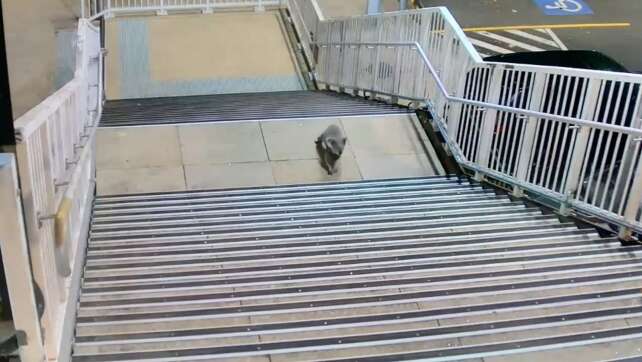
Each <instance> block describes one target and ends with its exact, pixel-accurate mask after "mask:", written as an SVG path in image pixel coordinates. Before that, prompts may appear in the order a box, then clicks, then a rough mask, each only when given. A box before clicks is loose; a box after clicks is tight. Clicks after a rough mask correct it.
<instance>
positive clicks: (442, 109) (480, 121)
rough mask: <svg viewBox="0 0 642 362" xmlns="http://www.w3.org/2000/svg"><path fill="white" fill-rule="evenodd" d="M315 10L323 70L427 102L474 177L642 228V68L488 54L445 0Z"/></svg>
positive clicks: (337, 79) (296, 0) (355, 87)
mask: <svg viewBox="0 0 642 362" xmlns="http://www.w3.org/2000/svg"><path fill="white" fill-rule="evenodd" d="M312 2H314V1H313V0H291V1H290V5H289V7H290V11H291V12H297V11H300V9H306V7H305V6H304V5H303V3H312ZM293 4H294V5H293ZM307 8H310V6H309V5H308V6H307ZM310 14H311V12H310V11H308V12H307V13H306V14H298V15H293V17H295V16H296V17H299V18H300V19H309V17H310ZM306 21H307V23H308V24H307V25H306V26H307V27H308V28H311V27H315V28H316V29H317V31H316V34H317V40H316V42H315V41H314V39H310V40H308V41H310V42H311V44H309V47H310V48H314V47H316V48H318V49H317V54H316V58H315V59H316V62H317V66H316V77H317V82H319V83H322V84H325V85H326V86H330V87H334V88H337V89H338V90H341V91H346V92H347V91H351V92H360V93H370V94H371V95H379V96H386V97H389V99H391V100H392V101H396V100H397V99H405V100H409V101H415V102H419V103H423V104H425V105H426V106H427V107H428V108H429V109H430V110H431V113H432V114H433V116H434V117H435V121H436V124H437V125H438V126H439V127H440V128H441V129H442V132H443V133H444V135H447V139H448V145H449V148H450V150H451V151H452V153H453V154H454V156H455V158H456V159H457V161H458V162H459V163H460V165H462V167H464V168H465V169H469V170H472V171H474V172H475V173H476V176H477V178H479V179H482V178H484V177H491V178H493V179H496V180H498V181H501V182H502V183H505V184H508V185H512V187H513V189H514V192H515V193H516V194H518V195H521V194H523V193H524V192H527V193H532V194H535V195H537V196H538V197H539V196H541V197H545V198H547V199H549V200H552V201H553V202H554V203H556V204H557V206H558V207H559V210H560V211H561V212H562V213H571V212H574V213H581V214H584V215H588V216H594V217H597V218H598V219H600V220H602V221H606V222H609V223H612V224H616V225H619V226H621V227H622V236H623V237H627V236H628V235H630V233H631V231H632V230H636V231H638V232H642V220H641V215H640V213H641V211H640V205H641V204H642V160H641V158H642V157H641V156H640V154H641V149H640V148H641V143H642V142H641V141H642V119H641V110H640V109H641V108H642V94H641V92H640V85H641V84H642V76H639V75H633V74H624V73H614V72H603V71H590V70H578V69H568V68H559V67H542V66H529V65H515V64H500V63H486V62H483V61H482V59H481V58H480V56H479V54H478V53H477V51H476V50H475V49H474V47H473V46H472V45H471V44H470V42H469V41H468V40H467V38H466V36H465V35H464V33H463V31H462V30H461V28H460V27H459V26H458V25H457V23H456V21H455V20H454V18H453V17H452V16H451V14H450V13H449V11H448V10H447V9H446V8H443V7H442V8H432V9H422V10H416V11H408V12H397V13H388V14H381V15H374V16H359V17H352V18H343V19H332V20H326V21H323V20H322V19H320V18H318V19H317V20H316V21H315V20H306ZM302 41H304V42H305V41H306V38H305V37H302ZM304 46H305V45H304Z"/></svg>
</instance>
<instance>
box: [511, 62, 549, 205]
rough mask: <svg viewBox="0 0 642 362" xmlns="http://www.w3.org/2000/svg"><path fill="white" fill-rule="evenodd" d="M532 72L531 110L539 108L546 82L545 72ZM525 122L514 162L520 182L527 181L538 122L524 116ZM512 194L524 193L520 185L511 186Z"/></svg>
mask: <svg viewBox="0 0 642 362" xmlns="http://www.w3.org/2000/svg"><path fill="white" fill-rule="evenodd" d="M534 74H535V75H534V77H535V79H534V80H533V86H532V89H533V90H532V92H531V94H530V102H529V107H528V109H529V110H531V111H538V110H539V109H540V108H541V106H542V100H543V99H544V85H545V83H546V74H544V73H534ZM525 122H526V125H525V129H524V136H523V139H522V140H521V143H522V145H521V151H520V152H519V153H518V155H519V156H518V157H519V158H518V160H517V163H516V168H517V172H516V173H515V178H516V179H517V180H518V181H521V182H526V181H527V180H526V178H527V176H528V171H530V168H531V159H532V156H533V145H534V144H535V138H537V128H538V124H539V123H538V121H537V118H536V117H528V118H526V120H525ZM513 141H515V140H513ZM513 195H514V196H516V197H521V196H523V195H524V192H523V190H522V189H521V188H520V187H518V186H515V187H513Z"/></svg>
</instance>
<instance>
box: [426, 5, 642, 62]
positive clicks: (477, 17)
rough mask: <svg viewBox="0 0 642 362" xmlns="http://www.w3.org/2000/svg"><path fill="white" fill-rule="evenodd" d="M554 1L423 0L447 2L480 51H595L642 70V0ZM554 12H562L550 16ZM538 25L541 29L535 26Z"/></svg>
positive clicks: (495, 52) (490, 52) (493, 52)
mask: <svg viewBox="0 0 642 362" xmlns="http://www.w3.org/2000/svg"><path fill="white" fill-rule="evenodd" d="M556 1H559V0H422V1H421V3H422V5H423V6H426V7H427V6H446V7H448V8H449V9H450V11H451V12H452V13H453V15H454V16H455V18H456V19H457V21H458V22H459V24H460V25H461V26H462V27H463V28H465V29H471V28H473V30H475V31H469V32H467V33H469V36H470V37H471V40H472V39H474V40H475V42H477V44H475V45H476V46H478V44H480V45H481V46H486V49H481V48H480V47H479V46H478V49H479V50H480V52H481V53H484V52H486V53H488V55H492V54H497V53H502V52H505V51H503V49H510V50H512V51H529V50H530V51H535V50H536V48H537V49H540V50H553V49H556V48H561V49H564V48H568V49H570V50H597V51H600V52H602V53H604V54H606V55H608V56H610V57H612V58H613V59H615V60H616V61H618V62H619V63H621V64H622V65H624V66H625V67H626V68H628V69H629V70H630V71H633V72H642V0H576V1H572V2H571V1H569V0H562V6H564V5H565V6H567V8H566V9H559V8H558V9H553V8H554V7H555V6H556ZM567 1H568V2H567ZM559 4H560V3H559V2H558V3H557V5H559ZM577 4H579V6H580V7H579V8H578V7H577ZM546 5H549V6H550V8H546ZM589 12H590V13H589ZM553 13H557V14H564V16H560V15H551V14H553ZM578 14H579V15H578ZM536 26H537V27H541V29H534V27H536ZM503 28H506V29H508V30H502V29H503ZM522 28H523V29H522ZM516 29H517V30H516ZM545 30H548V33H545ZM502 31H503V32H506V31H509V32H511V33H510V34H508V35H509V36H510V39H512V40H513V41H514V42H515V43H511V41H509V40H508V38H509V36H505V35H502ZM475 42H474V43H475ZM488 44H491V45H488ZM492 45H494V46H495V48H494V47H493V46H492ZM488 48H490V49H488Z"/></svg>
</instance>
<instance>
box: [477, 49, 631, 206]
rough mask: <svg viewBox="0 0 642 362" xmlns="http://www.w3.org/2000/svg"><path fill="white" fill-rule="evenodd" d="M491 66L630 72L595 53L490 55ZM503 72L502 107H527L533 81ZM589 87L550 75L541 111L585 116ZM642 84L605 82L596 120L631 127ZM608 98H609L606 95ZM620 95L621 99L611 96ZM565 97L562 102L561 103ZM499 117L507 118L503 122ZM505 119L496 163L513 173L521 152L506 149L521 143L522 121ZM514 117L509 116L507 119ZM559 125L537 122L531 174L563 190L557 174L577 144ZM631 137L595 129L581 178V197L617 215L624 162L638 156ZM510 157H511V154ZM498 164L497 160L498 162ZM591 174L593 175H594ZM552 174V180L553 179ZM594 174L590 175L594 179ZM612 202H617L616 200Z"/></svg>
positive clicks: (541, 182)
mask: <svg viewBox="0 0 642 362" xmlns="http://www.w3.org/2000/svg"><path fill="white" fill-rule="evenodd" d="M484 60H485V61H487V62H501V63H516V64H530V65H542V66H555V67H566V68H576V69H590V70H601V71H612V72H624V73H628V70H627V69H626V68H625V67H624V66H622V65H621V64H619V63H618V62H616V61H615V60H613V59H611V58H610V57H608V56H606V55H604V54H602V53H599V52H596V51H544V52H527V53H513V54H502V55H497V56H491V57H487V58H485V59H484ZM506 73H507V74H504V77H503V79H502V94H504V93H506V94H508V95H509V96H506V97H503V98H502V97H500V98H501V99H502V100H501V101H500V103H501V104H502V105H506V106H511V107H516V108H524V107H527V104H526V102H527V101H528V99H529V98H530V95H531V92H532V91H533V89H532V87H533V83H534V79H533V77H527V76H524V77H511V76H509V75H508V72H506ZM587 88H588V83H587V81H586V80H585V79H584V78H581V77H564V76H549V77H548V78H547V83H546V84H545V88H544V89H545V92H544V94H542V98H543V99H542V104H541V107H540V110H542V111H544V112H546V113H552V114H556V115H560V116H566V117H573V118H583V117H582V116H583V115H582V114H581V113H582V110H583V108H585V107H583V99H584V98H585V97H584V95H585V93H586V89H587ZM639 91H640V89H639V85H638V84H633V83H628V82H619V81H606V82H603V83H601V92H602V94H603V95H605V96H603V97H599V99H600V101H599V102H598V104H597V110H596V112H595V115H594V118H593V119H594V120H595V121H597V122H605V123H610V124H616V125H620V126H627V127H628V126H631V124H632V122H633V118H634V112H635V107H636V103H637V100H638V94H639ZM606 95H608V96H606ZM613 95H620V97H617V96H613ZM560 98H561V99H560ZM501 117H504V118H503V119H501ZM506 117H507V116H506V115H505V114H504V115H502V116H500V117H498V120H497V125H498V126H497V127H496V129H495V136H494V138H493V148H492V152H493V158H492V159H493V160H496V161H495V162H502V163H503V164H495V165H491V166H495V167H496V168H500V169H503V171H504V172H508V173H513V172H515V168H516V167H517V165H516V162H515V161H516V160H515V158H516V157H517V156H516V154H517V152H514V149H510V147H509V146H507V145H516V144H521V143H522V137H523V131H524V124H525V123H524V122H519V121H517V120H516V119H512V120H511V122H507V121H506ZM509 117H510V116H509ZM569 126H570V125H569V124H566V123H561V122H550V121H546V120H542V121H540V122H539V124H538V129H537V135H538V137H537V139H536V141H535V144H534V145H533V147H534V148H533V153H534V154H535V157H534V159H533V160H534V161H533V163H532V168H531V170H530V172H529V179H528V181H529V182H532V183H535V184H538V185H541V186H544V187H547V188H551V189H554V190H556V191H559V192H563V187H564V185H562V181H563V180H564V177H555V176H557V175H558V173H559V172H563V170H565V169H567V168H568V167H569V163H570V162H571V157H570V156H571V154H570V153H571V152H572V150H573V147H574V144H575V139H576V136H575V133H576V132H577V131H576V128H575V127H569ZM628 141H630V140H629V139H628V136H627V135H620V134H619V133H618V134H616V133H613V132H607V131H600V130H594V131H593V132H592V135H591V137H590V141H589V144H588V149H587V154H586V157H585V159H586V163H585V164H584V167H583V168H584V170H586V171H585V173H584V178H583V179H582V184H583V190H582V194H583V196H584V197H582V199H584V200H586V201H587V202H589V203H593V204H594V205H597V206H600V207H604V208H607V209H611V210H612V211H616V212H617V208H618V206H619V205H611V202H610V201H611V199H612V198H613V197H615V198H616V199H621V198H622V196H623V195H622V194H621V192H623V191H622V190H625V189H627V187H626V186H627V185H623V184H621V185H616V183H617V179H618V177H617V176H618V174H619V170H620V167H621V166H622V164H626V165H630V164H631V163H632V162H635V160H637V158H638V157H640V155H633V154H632V153H633V152H630V150H631V149H632V147H631V143H630V142H628ZM511 155H512V156H511ZM497 160H498V161H497ZM590 171H592V172H590ZM551 175H553V177H551ZM591 175H592V176H591ZM614 204H617V202H615V203H614Z"/></svg>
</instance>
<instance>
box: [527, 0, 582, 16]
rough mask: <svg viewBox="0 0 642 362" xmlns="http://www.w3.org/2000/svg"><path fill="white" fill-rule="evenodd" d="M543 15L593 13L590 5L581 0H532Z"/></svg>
mask: <svg viewBox="0 0 642 362" xmlns="http://www.w3.org/2000/svg"><path fill="white" fill-rule="evenodd" d="M533 1H534V2H535V4H536V5H537V6H538V7H539V9H540V10H541V11H542V12H543V13H544V14H545V15H551V16H569V15H593V10H592V9H591V7H590V6H589V5H588V4H587V3H586V2H585V1H583V0H533Z"/></svg>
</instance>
